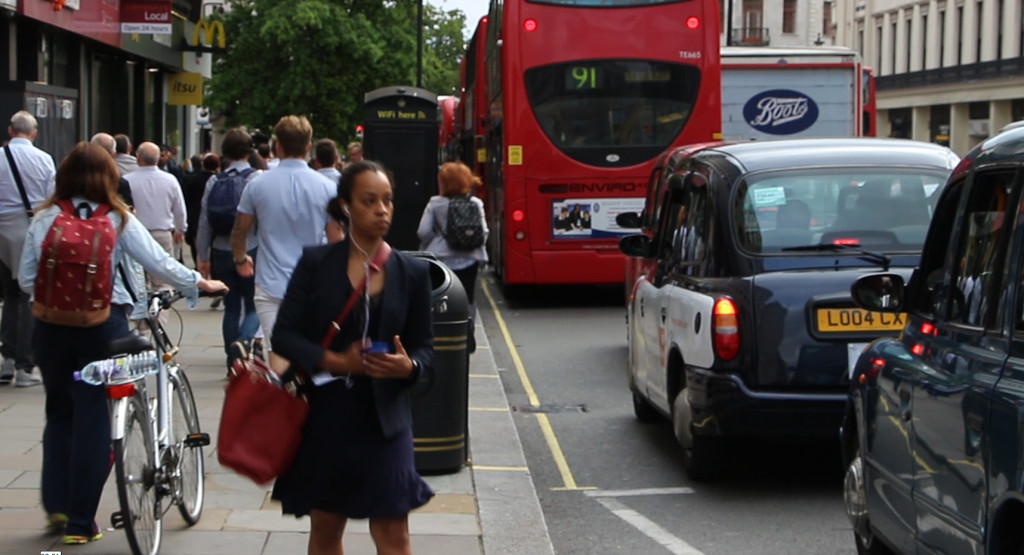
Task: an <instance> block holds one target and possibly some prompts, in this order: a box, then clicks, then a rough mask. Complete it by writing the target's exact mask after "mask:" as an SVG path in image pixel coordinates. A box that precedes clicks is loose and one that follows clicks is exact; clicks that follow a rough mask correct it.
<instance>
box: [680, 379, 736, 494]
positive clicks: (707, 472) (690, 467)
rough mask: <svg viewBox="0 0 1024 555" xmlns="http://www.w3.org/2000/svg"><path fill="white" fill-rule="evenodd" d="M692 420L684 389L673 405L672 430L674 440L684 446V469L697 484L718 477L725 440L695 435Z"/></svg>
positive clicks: (720, 471)
mask: <svg viewBox="0 0 1024 555" xmlns="http://www.w3.org/2000/svg"><path fill="white" fill-rule="evenodd" d="M691 421H692V413H691V409H690V404H689V402H687V400H686V390H685V389H684V390H683V391H680V392H679V393H678V394H677V395H676V398H675V401H673V402H672V428H673V431H674V432H675V435H676V440H677V441H678V442H679V444H680V445H682V447H683V457H682V458H683V470H685V471H686V475H687V476H689V477H690V479H691V480H694V481H697V482H703V481H708V480H713V479H715V478H718V477H719V476H721V473H722V468H723V463H724V462H725V439H724V438H721V437H715V436H704V435H698V434H694V433H693V431H692V429H691V426H690V425H691Z"/></svg>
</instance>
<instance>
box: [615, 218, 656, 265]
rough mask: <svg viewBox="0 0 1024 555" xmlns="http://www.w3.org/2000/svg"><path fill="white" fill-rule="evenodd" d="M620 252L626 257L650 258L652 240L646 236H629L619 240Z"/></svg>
mask: <svg viewBox="0 0 1024 555" xmlns="http://www.w3.org/2000/svg"><path fill="white" fill-rule="evenodd" d="M620 216H621V214H620ZM619 250H620V251H622V254H625V255H626V256H633V257H637V258H650V257H651V239H650V238H649V237H647V236H646V235H627V236H625V237H623V238H622V239H619Z"/></svg>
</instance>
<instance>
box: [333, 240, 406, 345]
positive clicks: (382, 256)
mask: <svg viewBox="0 0 1024 555" xmlns="http://www.w3.org/2000/svg"><path fill="white" fill-rule="evenodd" d="M390 256H391V245H389V244H388V243H387V241H384V242H382V243H381V244H380V247H377V252H376V253H375V254H374V255H373V260H370V261H369V263H368V264H369V266H370V275H373V274H375V273H377V272H379V271H381V269H382V268H384V264H385V263H386V262H387V261H388V258H389V257H390ZM367 277H368V276H363V279H361V280H359V285H357V286H356V288H355V289H354V290H353V291H352V294H351V295H349V296H348V301H347V302H345V308H343V309H341V313H340V314H338V317H337V318H335V319H334V321H333V322H331V325H330V326H329V327H328V328H327V331H326V332H325V333H324V340H323V341H321V342H320V345H321V346H322V347H323V348H324V349H329V348H330V347H331V343H332V342H333V341H334V338H335V337H336V336H337V335H338V332H339V331H341V324H343V323H344V322H345V318H348V313H349V312H352V307H353V306H355V304H356V300H357V299H359V296H360V295H362V294H363V290H364V289H366V278H367Z"/></svg>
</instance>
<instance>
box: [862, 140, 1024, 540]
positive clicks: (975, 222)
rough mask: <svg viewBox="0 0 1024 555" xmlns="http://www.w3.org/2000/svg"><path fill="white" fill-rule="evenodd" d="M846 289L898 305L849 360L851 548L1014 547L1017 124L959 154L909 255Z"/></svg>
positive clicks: (1020, 191)
mask: <svg viewBox="0 0 1024 555" xmlns="http://www.w3.org/2000/svg"><path fill="white" fill-rule="evenodd" d="M851 294H852V295H853V297H854V299H855V301H856V302H857V304H858V305H859V306H862V307H865V308H867V309H870V310H872V311H882V312H886V313H889V314H890V315H895V314H906V315H907V316H906V318H907V320H908V321H907V325H906V327H904V329H903V333H902V335H900V336H899V337H897V338H886V339H880V340H878V341H875V342H873V343H872V344H871V345H870V347H869V348H868V349H867V351H865V352H864V354H863V355H862V356H861V357H860V359H859V360H858V362H857V363H856V365H855V367H854V370H853V380H852V383H851V384H850V385H851V388H850V396H849V405H848V409H847V413H846V418H845V420H844V424H843V427H842V442H843V448H844V449H843V451H844V456H845V460H846V464H847V471H846V478H845V485H844V499H845V502H846V511H847V516H848V517H849V518H850V521H851V523H852V524H853V528H854V532H855V539H856V541H857V550H858V552H860V553H873V554H879V553H890V552H892V551H896V552H899V553H945V554H947V555H961V554H971V555H974V554H981V553H987V554H992V555H1004V554H1013V555H1018V554H1020V553H1024V526H1022V524H1024V127H1017V128H1015V129H1012V130H1009V131H1006V132H1004V133H1001V134H999V135H997V136H996V137H993V138H990V139H988V140H986V141H984V142H983V143H981V144H980V145H979V146H977V147H976V148H975V149H974V150H972V151H971V152H970V153H968V154H967V156H965V157H964V160H963V162H962V163H961V164H960V166H959V167H957V169H956V170H955V171H954V172H953V174H952V176H951V177H950V180H949V183H948V184H947V185H946V187H945V188H944V190H943V191H942V194H941V196H940V198H939V202H938V205H937V206H936V209H935V217H934V218H933V219H932V226H931V229H930V230H929V231H928V236H927V240H926V241H925V244H924V248H923V250H922V253H921V260H920V263H919V264H918V265H917V268H916V269H915V270H914V272H913V274H912V275H911V277H910V279H909V281H907V280H906V275H905V274H902V273H900V274H896V273H884V272H881V273H878V274H875V275H869V276H863V277H861V278H859V279H858V280H857V281H856V283H855V284H854V286H853V288H852V290H851Z"/></svg>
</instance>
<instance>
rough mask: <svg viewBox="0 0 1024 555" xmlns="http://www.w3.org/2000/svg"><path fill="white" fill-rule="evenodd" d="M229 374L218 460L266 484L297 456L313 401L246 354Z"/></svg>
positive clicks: (376, 262) (379, 257)
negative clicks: (309, 401)
mask: <svg viewBox="0 0 1024 555" xmlns="http://www.w3.org/2000/svg"><path fill="white" fill-rule="evenodd" d="M390 254H391V246H390V245H388V244H387V243H382V244H381V246H380V248H378V249H377V253H376V255H375V256H374V257H373V260H372V261H370V263H369V267H370V273H374V272H378V271H380V269H381V268H383V267H384V263H385V262H386V261H387V259H388V256H390ZM365 287H366V279H365V278H364V279H363V280H362V281H361V282H360V283H359V285H358V286H357V287H356V288H355V290H354V291H352V295H350V296H349V298H348V301H347V302H346V303H345V308H343V309H342V311H341V314H339V315H338V317H337V318H335V320H334V322H333V323H332V325H331V326H328V328H327V332H326V333H325V334H324V338H323V341H322V342H321V344H322V345H323V346H324V348H325V349H326V348H329V347H330V344H331V342H332V341H333V340H334V337H335V335H337V333H338V330H340V329H341V324H342V323H343V322H344V321H345V318H346V317H348V314H349V312H351V311H352V307H353V306H354V305H355V302H356V300H358V298H359V296H360V295H362V292H363V289H364V288H365ZM231 368H232V373H231V378H230V380H229V381H228V385H227V389H226V391H225V392H224V408H223V410H222V411H221V415H220V431H219V433H218V437H217V460H218V461H219V462H220V464H221V466H223V467H226V468H230V469H231V470H234V471H235V472H237V473H239V474H241V475H243V476H246V477H248V478H249V479H251V480H252V481H254V482H256V483H257V484H266V483H267V482H269V481H271V480H273V479H274V478H277V477H278V476H280V475H281V474H282V473H283V472H284V471H285V470H287V469H288V467H289V466H290V465H291V464H292V461H293V460H294V459H295V453H296V452H297V451H298V449H299V444H300V443H301V442H302V428H303V426H305V424H306V415H307V414H308V413H309V404H308V403H307V401H306V399H305V397H304V396H302V395H301V393H300V392H299V391H300V390H301V383H300V384H296V383H294V382H289V383H288V384H283V383H281V380H280V379H279V378H278V377H277V374H276V373H275V372H274V371H273V370H271V368H270V366H269V365H267V363H266V362H264V361H263V360H262V359H260V358H257V357H252V356H250V357H247V358H243V359H235V360H233V361H232V362H231Z"/></svg>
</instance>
